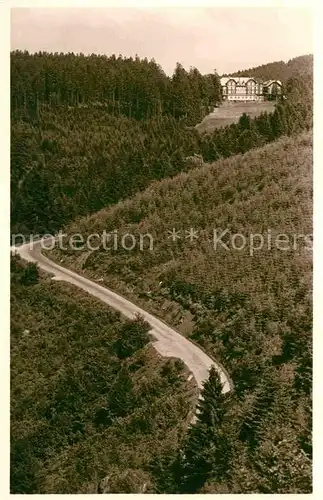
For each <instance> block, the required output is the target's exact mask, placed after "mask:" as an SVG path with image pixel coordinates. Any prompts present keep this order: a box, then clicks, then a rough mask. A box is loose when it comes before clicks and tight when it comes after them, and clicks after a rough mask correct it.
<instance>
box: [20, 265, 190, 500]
mask: <svg viewBox="0 0 323 500" xmlns="http://www.w3.org/2000/svg"><path fill="white" fill-rule="evenodd" d="M148 341H149V337H148V335H147V325H145V324H144V323H143V322H142V321H141V320H138V321H127V320H125V319H123V318H121V317H120V315H119V314H117V313H116V312H113V311H112V310H110V309H109V308H108V307H107V306H106V305H105V304H102V303H101V302H99V301H98V300H96V299H93V298H91V297H90V296H88V295H86V294H85V293H82V292H80V291H79V290H78V289H77V288H75V287H73V286H72V285H67V284H66V283H64V284H62V283H59V282H53V281H51V279H50V278H49V277H48V276H47V275H44V276H43V275H39V274H38V272H37V268H36V267H35V266H34V265H33V264H28V265H27V264H25V263H23V262H22V261H21V260H19V259H17V258H14V259H12V262H11V492H12V493H20V494H35V493H37V494H50V493H55V494H58V493H60V494H67V493H97V492H98V487H99V483H100V484H101V490H103V492H105V493H121V492H123V493H129V492H131V493H136V492H152V493H153V492H158V490H159V483H158V477H155V474H154V471H155V469H156V467H158V464H159V463H160V462H161V457H162V456H163V455H164V454H165V453H173V452H174V450H175V451H176V450H177V448H178V442H179V441H180V440H181V436H182V434H183V432H184V431H185V430H186V428H187V425H188V422H189V421H190V419H191V415H192V411H191V410H192V404H193V401H194V404H195V401H196V388H195V386H194V383H193V381H190V382H188V381H187V378H188V376H187V372H186V370H185V369H184V368H183V365H182V364H181V362H180V361H179V360H174V359H168V360H166V359H164V358H161V357H160V356H158V355H157V353H156V351H155V350H154V349H153V348H152V347H151V346H150V344H148ZM191 402H192V403H191ZM107 476H108V477H107ZM104 478H105V479H104ZM102 480H103V482H102Z"/></svg>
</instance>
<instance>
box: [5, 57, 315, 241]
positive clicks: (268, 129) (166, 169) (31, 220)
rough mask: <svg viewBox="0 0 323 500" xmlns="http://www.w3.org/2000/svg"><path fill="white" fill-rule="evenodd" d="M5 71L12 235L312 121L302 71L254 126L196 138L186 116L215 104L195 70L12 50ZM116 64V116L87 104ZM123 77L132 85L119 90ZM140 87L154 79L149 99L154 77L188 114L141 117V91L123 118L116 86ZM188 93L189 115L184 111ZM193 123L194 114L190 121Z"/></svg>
mask: <svg viewBox="0 0 323 500" xmlns="http://www.w3.org/2000/svg"><path fill="white" fill-rule="evenodd" d="M11 66H12V129H11V225H12V232H13V233H24V234H30V233H41V234H43V233H48V232H51V233H52V232H55V231H57V230H59V229H61V228H62V227H63V226H64V225H65V224H66V223H68V222H70V221H71V220H73V219H74V218H75V217H77V216H83V215H86V214H88V213H92V212H95V211H97V210H99V209H101V208H103V207H104V206H106V205H109V204H112V203H115V202H117V201H119V200H120V199H123V198H127V197H129V196H131V195H133V194H134V193H136V192H137V191H140V190H143V189H145V188H146V187H147V186H148V185H149V184H150V183H151V182H152V181H153V180H155V179H157V180H158V179H161V178H164V177H170V176H174V175H176V174H177V173H179V172H181V171H185V170H188V169H189V168H192V167H194V166H195V165H196V162H194V161H193V162H190V161H188V160H187V158H189V157H191V156H192V155H194V154H195V155H201V156H202V157H203V159H204V161H206V162H209V161H214V160H217V159H220V158H223V157H224V158H226V157H228V156H231V155H232V154H236V153H243V152H245V151H247V150H249V149H250V148H252V147H257V146H261V145H263V144H265V143H267V142H270V141H272V140H275V139H276V138H277V137H279V136H281V135H284V134H287V135H290V134H294V133H297V132H300V131H302V130H304V129H309V128H311V123H312V76H311V74H310V73H309V74H307V76H306V78H303V77H300V76H295V75H294V77H293V78H291V79H290V80H288V82H287V83H286V90H285V93H286V97H287V99H286V100H284V101H282V102H281V103H279V104H278V105H277V107H276V110H275V112H274V113H273V114H271V115H267V114H263V115H261V116H260V117H258V118H256V119H252V120H250V119H249V118H248V117H246V116H245V117H242V118H241V120H240V123H239V124H236V125H231V126H228V127H225V128H222V129H219V130H216V131H215V132H214V133H212V134H204V135H202V136H200V135H199V134H198V132H197V131H196V130H195V129H194V127H188V123H192V117H193V115H194V113H195V112H194V109H200V106H201V102H202V101H203V102H206V101H205V99H206V100H207V101H208V104H211V103H212V102H213V103H214V102H215V101H216V99H219V86H218V84H219V82H218V77H217V76H216V75H213V76H212V75H211V76H210V75H206V76H202V75H200V74H199V73H198V72H197V70H191V71H190V72H186V71H185V70H184V69H183V68H181V67H180V66H177V68H176V70H175V72H174V75H173V77H172V79H169V78H167V77H166V76H165V75H164V76H162V75H163V73H162V71H161V69H160V68H159V67H158V66H157V65H156V63H154V62H148V61H145V60H144V61H140V60H139V59H138V60H135V61H133V60H129V59H125V60H124V59H122V58H118V59H116V58H114V57H111V58H104V57H99V56H91V57H84V56H81V55H80V56H75V55H73V54H71V55H53V54H36V55H33V56H32V55H29V54H28V53H25V52H24V53H22V52H14V53H12V55H11ZM115 67H116V68H118V70H115V72H114V73H113V74H115V75H117V76H118V75H119V76H118V78H117V76H115V80H113V79H112V81H115V83H114V84H113V85H115V86H116V89H119V90H118V92H117V90H116V96H118V99H119V101H118V102H120V106H119V107H118V109H119V108H120V112H119V111H118V113H116V112H115V110H114V109H111V108H110V107H109V106H95V102H92V101H90V98H92V97H93V95H94V94H95V93H96V92H99V97H98V98H100V99H101V98H102V99H103V97H102V95H101V94H102V92H103V90H102V89H103V88H104V85H107V86H109V85H112V83H111V81H110V80H109V79H107V80H106V79H105V78H104V75H105V71H106V72H107V74H110V73H109V72H112V70H113V69H114V68H115ZM84 68H87V69H86V71H87V73H84V71H85V69H84ZM134 68H136V71H135V69H134ZM147 72H148V73H149V75H150V79H148V77H147ZM95 75H96V76H95ZM179 75H181V76H179ZM192 75H193V76H194V75H195V77H196V82H197V81H199V82H200V86H199V85H197V83H196V82H195V83H196V84H195V83H194V85H193V82H194V81H195V80H194V78H195V77H194V78H193V76H192ZM81 76H82V78H83V79H82V78H81ZM96 77H97V78H98V82H99V83H98V84H97V83H96V82H97V80H96V79H95V78H96ZM111 78H112V77H111ZM123 78H124V79H125V81H127V78H130V79H131V78H132V79H134V81H133V82H132V83H131V84H130V82H129V84H127V85H126V84H125V83H124V79H123ZM163 78H164V80H163ZM142 80H145V81H146V83H147V85H148V83H149V82H154V83H155V87H154V86H153V85H151V86H152V87H154V88H155V91H154V92H157V89H159V87H161V88H163V87H162V85H160V81H161V80H162V81H165V82H168V83H167V85H168V87H167V85H166V83H165V86H166V87H167V88H168V91H166V90H165V92H166V94H165V95H166V96H167V95H168V94H167V92H170V94H169V95H173V96H174V95H175V96H176V99H177V100H176V102H177V104H176V105H175V108H176V109H178V107H180V106H183V110H184V108H185V106H189V107H190V106H191V107H190V109H188V108H187V109H186V108H185V110H184V111H181V112H180V113H177V114H176V113H175V116H174V113H173V111H172V110H173V109H174V106H173V104H172V105H170V106H168V105H167V106H168V107H167V106H166V105H165V106H164V111H163V113H148V117H147V113H146V111H144V108H145V106H146V105H147V103H149V99H150V97H149V96H150V93H149V92H150V91H151V89H150V87H149V88H148V87H146V86H145V85H143V87H142V101H140V102H142V106H143V107H142V111H140V113H139V114H138V116H137V118H134V115H133V114H132V116H131V117H130V116H129V113H127V112H126V111H125V110H124V104H123V103H124V102H128V100H129V99H130V97H124V94H123V93H122V92H121V90H120V88H123V87H122V85H123V86H124V87H125V88H128V87H129V89H130V90H128V91H129V92H130V91H131V92H133V93H132V94H131V95H132V96H133V97H132V98H133V99H136V97H135V96H136V95H137V90H136V89H137V88H139V87H140V85H141V83H140V82H141V81H142ZM63 82H69V84H68V85H69V87H68V88H69V89H72V90H69V91H68V92H67V91H66V92H65V90H64V91H63V89H65V87H64V85H65V84H64V83H63ZM82 82H83V83H82ZM118 82H119V83H118ZM207 82H208V83H209V85H206V83H207ZM210 82H211V83H210ZM81 83H82V85H81ZM121 84H122V85H121ZM66 85H67V83H66ZM120 85H121V87H120ZM119 87H120V88H119ZM48 88H50V89H51V90H48ZM205 88H208V89H209V90H208V94H207V95H208V97H205ZM46 89H47V90H46ZM53 89H55V92H54V90H53ZM59 89H61V90H60V93H59ZM73 89H74V90H73ZM75 89H79V90H75ZM98 89H99V90H98ZM100 89H101V90H100ZM131 89H133V90H131ZM171 89H173V90H171ZM192 89H194V90H195V94H194V96H195V97H194V98H192V99H193V100H192V102H193V103H196V108H194V106H195V104H192V105H191V104H190V102H191V100H190V98H189V95H190V92H192V91H193V90H192ZM175 90H176V91H175ZM73 92H74V93H77V92H79V93H80V95H82V96H83V95H84V96H88V101H86V102H87V104H86V105H85V104H83V105H81V104H79V105H77V102H74V101H73V102H70V101H69V99H70V96H71V94H73ZM109 92H110V91H109ZM124 92H125V91H124ZM53 93H54V94H55V95H56V94H57V95H58V94H59V95H61V97H60V100H59V102H56V101H55V100H54V101H53V99H52V100H51V99H50V98H49V96H51V95H52V94H53ZM73 95H74V94H73ZM77 95H79V94H77ZM26 96H27V97H28V96H29V97H28V99H29V100H28V99H27V97H26ZM35 96H36V97H37V99H36V97H35ZM35 99H36V101H35ZM73 99H74V98H73ZM75 99H76V98H75ZM78 99H79V98H78ZM82 99H83V97H82ZM85 99H86V97H84V99H83V100H85ZM116 99H117V97H116ZM174 99H175V97H174ZM98 102H99V104H100V103H101V104H102V101H98ZM138 102H139V101H138ZM173 102H174V101H173ZM178 103H182V104H178ZM72 104H73V105H72ZM86 106H87V107H86ZM140 106H141V104H140ZM138 109H139V108H138ZM195 115H196V113H195ZM179 116H182V118H179ZM185 116H186V118H185ZM188 116H189V118H188ZM198 121H199V118H197V116H195V118H194V119H193V123H194V124H196V123H197V122H198ZM197 164H199V163H197Z"/></svg>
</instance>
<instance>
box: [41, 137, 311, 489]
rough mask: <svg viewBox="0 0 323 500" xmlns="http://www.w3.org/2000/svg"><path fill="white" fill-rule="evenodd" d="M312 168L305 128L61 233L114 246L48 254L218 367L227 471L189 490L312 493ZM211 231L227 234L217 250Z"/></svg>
mask: <svg viewBox="0 0 323 500" xmlns="http://www.w3.org/2000/svg"><path fill="white" fill-rule="evenodd" d="M311 169H312V144H311V135H310V133H305V134H302V135H299V136H298V137H290V138H282V139H280V140H278V141H276V142H273V143H271V144H268V145H266V146H264V147H262V148H258V149H254V150H252V151H249V152H247V153H246V154H244V155H241V154H240V155H236V156H232V157H231V158H227V159H222V160H220V161H218V162H216V163H213V164H212V165H204V166H203V167H201V168H200V169H195V170H193V171H191V172H189V173H181V174H179V175H177V176H176V177H175V178H173V179H165V180H162V181H159V182H156V183H154V184H152V185H151V186H150V187H149V188H148V189H146V191H144V192H143V193H141V194H138V195H136V196H134V197H133V198H131V199H128V200H125V201H123V202H120V203H118V204H117V205H115V206H112V207H108V208H106V209H104V210H102V211H100V212H98V213H96V214H93V215H91V216H87V217H85V218H82V219H79V220H77V221H75V222H74V223H73V224H71V225H70V226H69V227H68V228H67V230H66V232H67V234H68V235H69V236H71V235H73V234H75V233H80V234H81V235H82V237H83V238H86V237H87V236H88V235H89V234H95V233H99V234H102V232H103V231H104V230H106V231H107V232H113V231H114V232H115V233H114V234H115V235H117V241H118V242H119V244H118V245H117V246H116V247H113V246H112V247H111V245H109V247H108V249H104V248H103V246H102V245H101V246H100V247H99V248H98V249H97V250H94V251H90V250H89V249H84V250H82V248H81V247H80V248H78V249H76V250H72V249H68V250H58V249H56V250H55V251H54V252H52V253H51V255H52V258H53V257H55V258H56V259H58V260H59V261H60V262H62V263H63V265H66V266H67V267H72V268H74V269H77V270H78V271H79V272H84V273H85V274H86V275H87V276H89V277H92V278H94V279H98V278H100V279H101V280H102V279H103V283H104V284H106V285H107V286H109V287H110V288H113V289H115V290H117V291H119V292H121V293H122V294H124V295H126V296H129V297H130V298H131V299H132V300H135V301H137V302H138V303H140V304H141V305H144V307H145V308H146V309H148V310H151V311H152V312H154V313H157V315H159V316H160V317H161V318H163V319H165V320H166V321H167V322H169V323H170V324H172V325H174V326H176V327H177V328H178V329H180V330H181V331H182V332H183V333H184V334H186V335H188V336H189V337H190V338H191V339H194V340H195V341H196V342H198V343H199V344H200V345H202V346H203V347H204V348H205V349H206V351H207V352H208V354H210V355H211V356H214V357H216V358H217V359H219V361H220V362H221V363H222V364H223V365H224V366H225V368H226V369H227V370H228V371H229V374H230V375H231V377H232V379H233V382H234V386H235V393H234V394H233V396H232V400H231V410H230V412H229V413H230V415H231V416H230V419H229V420H228V422H227V423H226V424H225V427H224V432H225V434H226V436H227V437H228V439H230V442H231V448H230V449H231V452H230V456H229V457H228V458H227V460H228V462H227V464H226V471H227V472H226V473H225V474H224V475H223V476H221V477H220V478H219V477H218V476H217V475H216V474H215V472H214V473H213V472H210V475H209V479H208V480H207V481H206V482H205V483H204V485H203V486H201V485H199V487H197V486H196V485H195V486H193V487H191V490H190V492H191V493H194V492H197V491H203V492H209V493H210V492H221V493H255V492H262V493H274V492H275V493H305V492H309V491H310V490H311V466H310V457H311V437H310V436H311V402H310V396H311V322H312V313H311V280H312V278H311V251H310V247H311V237H310V235H311V233H312V204H311V194H312V171H311ZM173 228H174V229H175V230H176V231H179V233H178V234H177V236H178V237H177V238H176V237H175V241H173V240H172V238H170V233H169V231H172V230H173ZM191 228H192V229H194V230H196V231H197V233H194V232H193V233H190V232H189V231H190V230H191ZM215 230H217V231H218V232H217V234H218V235H221V234H222V231H226V233H225V235H224V237H223V239H222V242H223V244H221V243H217V244H216V241H215V240H216V238H215V237H214V231H215ZM125 233H130V234H132V235H134V237H135V239H136V241H138V238H139V237H140V234H141V235H144V234H147V233H148V234H149V235H151V237H152V239H153V248H152V249H151V250H150V249H149V248H147V247H145V248H143V249H140V247H139V245H138V244H136V245H135V246H134V248H133V249H132V250H126V249H124V248H122V245H121V244H120V241H122V240H121V238H122V235H124V234H125ZM194 235H195V236H197V237H196V238H195V236H194ZM234 235H237V236H234ZM252 235H258V236H252ZM259 235H262V237H263V247H262V248H261V249H258V250H257V249H255V248H253V247H252V241H254V246H257V245H259V242H260V240H261V236H259ZM278 235H285V236H278ZM189 236H191V240H192V241H190V239H189ZM252 238H254V240H252ZM277 238H278V239H277ZM65 241H66V240H65ZM277 242H278V243H277ZM110 243H111V242H110ZM243 243H245V245H243ZM241 246H242V247H243V248H240V247H241ZM212 470H213V469H212ZM196 488H198V489H196ZM164 491H165V492H174V488H173V490H168V491H167V490H164ZM186 492H187V490H186Z"/></svg>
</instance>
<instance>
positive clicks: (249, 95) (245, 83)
mask: <svg viewBox="0 0 323 500" xmlns="http://www.w3.org/2000/svg"><path fill="white" fill-rule="evenodd" d="M221 88H222V98H223V100H224V101H234V102H239V101H244V102H245V101H264V100H265V99H271V98H273V97H274V96H277V95H280V94H281V92H282V84H281V82H280V81H279V80H268V81H265V82H263V81H260V80H256V79H255V78H252V77H250V76H239V77H236V76H235V77H233V76H228V77H223V78H221Z"/></svg>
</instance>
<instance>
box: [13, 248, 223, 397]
mask: <svg viewBox="0 0 323 500" xmlns="http://www.w3.org/2000/svg"><path fill="white" fill-rule="evenodd" d="M48 240H49V239H47V240H46V243H45V240H40V241H37V242H36V241H34V242H32V243H27V244H25V245H21V246H16V247H11V251H12V252H14V253H18V254H19V255H20V256H21V258H23V259H24V260H27V261H29V262H37V264H38V266H39V267H40V268H41V269H43V270H44V271H46V272H48V273H51V274H53V275H54V276H55V278H54V279H56V280H61V281H67V282H68V283H71V284H73V285H75V286H77V287H79V288H82V289H83V290H85V291H86V292H87V293H89V294H91V295H93V296H94V297H97V298H98V299H100V300H101V301H102V302H105V303H106V304H108V305H109V306H110V307H112V308H113V309H116V310H117V311H119V312H120V313H122V314H123V315H124V316H126V317H127V318H130V319H133V318H134V317H135V315H137V314H140V315H141V316H142V317H143V318H144V319H145V320H146V321H147V322H148V323H149V325H150V326H151V330H150V333H151V334H152V336H153V337H154V339H156V340H155V341H153V346H154V348H155V349H156V350H157V351H158V352H159V353H160V354H161V355H162V356H165V357H175V358H179V359H181V360H182V361H183V362H184V363H185V365H186V366H187V367H188V369H189V370H190V371H191V372H192V374H193V376H194V378H195V380H196V382H197V385H198V387H199V389H201V388H202V386H203V382H204V381H205V380H206V379H207V378H208V375H209V370H210V368H211V366H214V367H215V369H216V370H217V372H218V374H219V377H220V380H221V383H222V392H223V393H226V392H229V391H230V390H231V389H232V383H231V381H230V378H229V376H228V375H227V373H226V372H225V370H224V369H223V368H222V367H221V366H220V365H219V364H218V363H216V362H215V361H213V360H212V359H211V358H210V357H209V356H208V355H207V354H206V353H205V352H203V351H202V349H200V348H199V347H198V346H197V345H195V344H193V343H192V342H190V341H189V340H188V339H187V338H185V337H184V336H183V335H181V334H180V333H178V332H177V331H176V330H173V329H172V328H171V327H170V326H168V325H167V324H166V323H164V322H163V321H161V320H160V319H158V318H156V317H155V316H153V315H152V314H150V313H148V312H146V311H144V310H143V309H141V308H140V307H138V306H136V305H135V304H133V303H132V302H130V301H129V300H127V299H125V298H124V297H122V296H121V295H118V294H117V293H115V292H113V291H112V290H109V289H108V288H105V287H103V286H100V285H98V284H97V283H94V282H93V281H91V280H89V279H87V278H84V277H83V276H80V275H78V274H77V273H75V272H73V271H70V270H69V269H66V268H64V267H62V266H59V265H58V264H56V263H55V262H53V261H51V260H50V259H48V258H47V257H45V256H44V255H43V254H42V253H41V250H42V248H45V245H46V244H47V242H48Z"/></svg>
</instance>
